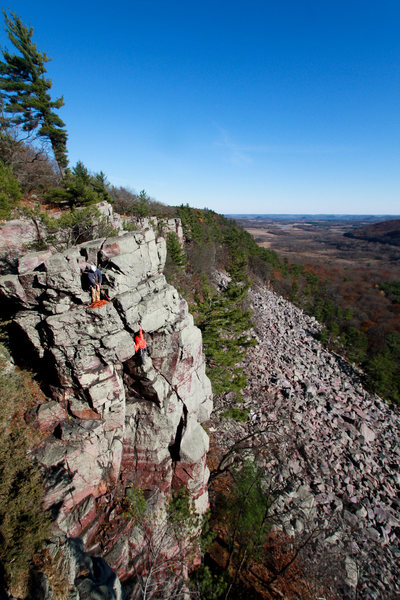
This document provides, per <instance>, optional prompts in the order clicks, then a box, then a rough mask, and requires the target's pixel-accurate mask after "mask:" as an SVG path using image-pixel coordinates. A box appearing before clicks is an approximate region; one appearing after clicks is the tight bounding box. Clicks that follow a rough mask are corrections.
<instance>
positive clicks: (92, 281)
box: [88, 264, 103, 302]
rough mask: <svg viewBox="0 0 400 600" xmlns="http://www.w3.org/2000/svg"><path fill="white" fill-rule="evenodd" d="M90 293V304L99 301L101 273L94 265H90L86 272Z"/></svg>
mask: <svg viewBox="0 0 400 600" xmlns="http://www.w3.org/2000/svg"><path fill="white" fill-rule="evenodd" d="M88 278H89V285H90V293H91V295H92V302H96V301H97V300H100V286H101V284H102V281H103V276H102V274H101V271H100V269H99V268H98V267H96V265H93V264H91V265H90V267H89V271H88Z"/></svg>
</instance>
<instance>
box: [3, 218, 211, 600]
mask: <svg viewBox="0 0 400 600" xmlns="http://www.w3.org/2000/svg"><path fill="white" fill-rule="evenodd" d="M165 258H166V245H165V240H164V239H163V238H156V236H155V233H154V231H153V230H152V229H151V228H146V229H144V230H141V231H135V232H133V233H126V234H122V235H119V236H117V237H115V238H108V239H100V240H94V241H91V242H87V243H85V244H81V245H80V246H77V247H74V248H72V249H69V250H66V251H65V252H62V253H57V252H52V251H48V250H46V251H44V252H35V253H28V254H25V255H24V256H22V257H20V259H19V262H18V273H14V274H8V275H4V276H3V277H1V278H0V298H1V300H2V302H3V306H6V307H7V310H8V311H10V313H11V316H12V318H13V321H14V326H13V330H12V343H13V347H14V356H15V359H16V361H17V362H20V363H21V364H24V365H27V364H28V365H30V366H31V367H32V368H33V369H34V371H35V372H36V373H38V377H39V378H40V380H41V381H42V382H43V390H44V392H45V395H46V401H44V402H43V403H42V404H41V405H40V406H39V407H38V408H37V411H36V415H35V419H36V422H37V426H38V427H39V428H40V430H41V431H42V433H43V441H42V443H41V444H40V445H39V446H38V447H36V448H35V449H34V456H35V460H36V461H37V463H38V464H39V466H40V468H41V470H42V472H43V474H44V482H45V488H46V493H45V507H46V508H48V509H50V510H51V511H52V514H53V517H54V526H53V538H52V541H51V548H53V553H54V554H57V553H58V552H59V550H60V548H61V549H62V551H63V552H64V558H65V560H66V561H67V562H68V561H69V562H68V564H69V567H68V568H69V575H68V578H69V584H70V585H71V586H72V588H73V589H74V590H75V592H74V593H75V596H74V597H76V598H77V600H78V599H80V598H89V597H90V598H92V597H96V598H100V599H101V598H119V597H121V586H120V583H119V581H118V579H116V576H115V574H117V576H118V578H119V580H120V581H122V582H123V583H125V582H128V583H129V581H130V580H131V579H132V578H134V577H135V576H136V575H137V573H140V568H141V567H140V559H138V556H142V558H143V556H144V555H145V554H146V547H145V546H146V544H145V539H144V537H143V535H142V537H140V535H139V536H138V532H137V531H136V529H135V527H134V520H135V519H134V518H130V519H129V518H127V515H126V497H127V496H126V494H127V490H129V489H132V488H133V489H135V488H137V487H140V489H141V490H142V492H143V494H144V496H145V498H146V499H147V500H148V503H147V504H148V507H150V508H151V510H152V511H153V512H154V514H159V513H160V511H161V512H162V510H163V507H164V505H165V500H166V498H169V497H170V495H171V492H172V490H178V489H182V488H185V489H186V490H187V491H188V493H189V494H190V497H191V498H192V500H193V502H194V504H195V507H196V509H197V511H198V513H199V514H202V513H204V512H205V510H206V509H207V507H208V492H207V480H208V469H207V466H206V453H207V450H208V436H207V434H206V432H205V430H204V429H203V427H202V426H201V424H200V423H201V422H203V421H205V420H207V419H208V418H209V416H210V412H211V408H212V393H211V385H210V382H209V380H208V378H207V377H206V375H205V361H204V356H203V353H202V340H201V333H200V331H199V329H197V328H196V327H195V326H194V324H193V318H192V316H191V315H190V314H189V313H188V307H187V303H186V301H185V300H184V299H183V298H182V297H181V296H180V295H179V294H178V292H177V291H176V289H174V288H173V287H172V286H170V285H168V284H167V282H166V280H165V277H164V275H163V274H162V270H163V267H164V263H165ZM91 262H94V263H96V264H98V265H99V266H100V268H101V269H102V272H103V277H104V280H103V283H104V286H105V287H106V289H107V292H108V294H109V296H110V298H111V301H110V302H108V303H107V304H104V305H103V306H101V307H99V308H90V306H89V304H90V294H89V292H88V290H87V289H85V287H86V284H87V276H86V275H85V268H86V267H87V265H88V263H91ZM140 327H142V328H143V330H144V332H145V338H146V340H147V344H148V350H149V352H148V354H147V356H146V357H145V361H144V364H143V365H142V364H140V361H138V359H137V356H136V355H135V351H134V336H135V334H136V333H137V332H138V330H139V328H140ZM121 498H124V499H125V500H124V501H122V500H121ZM124 502H125V505H124ZM156 523H157V521H156V519H154V527H156V526H157V525H156ZM146 535H147V536H148V535H150V534H149V532H148V531H146ZM147 539H148V538H147ZM71 540H72V541H71ZM74 540H75V541H74ZM166 548H167V549H166V552H167V553H168V551H171V552H173V548H171V547H170V548H169V550H168V544H166ZM147 558H148V557H147ZM80 564H86V576H85V577H83V576H82V572H81V569H80V567H79V565H80ZM77 565H78V566H77ZM96 565H97V566H96ZM100 567H101V569H100ZM68 568H67V570H68ZM111 570H112V571H111ZM99 572H101V573H102V577H103V576H104V577H103V579H102V580H101V581H98V580H96V577H95V574H96V573H97V574H98V573H99ZM107 573H108V575H107ZM110 573H111V575H110ZM107 577H108V579H107ZM76 578H78V579H79V581H78V579H76ZM107 581H108V583H107ZM42 583H43V582H42ZM78 584H79V585H78ZM42 587H43V590H44V591H43V594H42V596H41V597H42V598H47V597H50V596H48V595H47V594H48V592H47V591H46V590H47V589H48V584H45V583H43V585H42ZM80 590H81V591H80ZM84 590H86V591H84ZM88 590H89V591H90V593H89V592H88ZM90 594H94V595H90ZM71 597H72V596H71ZM38 598H39V596H38Z"/></svg>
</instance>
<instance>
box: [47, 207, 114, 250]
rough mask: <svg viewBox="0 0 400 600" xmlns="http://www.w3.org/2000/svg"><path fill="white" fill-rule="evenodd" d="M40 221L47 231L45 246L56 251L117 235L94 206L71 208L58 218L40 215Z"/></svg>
mask: <svg viewBox="0 0 400 600" xmlns="http://www.w3.org/2000/svg"><path fill="white" fill-rule="evenodd" d="M40 219H41V221H42V223H43V224H44V225H45V227H46V230H47V236H46V239H45V242H46V244H47V245H49V246H51V247H53V248H55V249H56V250H58V251H62V250H65V249H67V248H70V247H71V246H75V245H76V244H82V243H83V242H87V241H89V240H92V239H95V238H99V237H112V236H115V235H117V231H116V230H115V229H114V227H113V226H112V225H111V223H109V222H108V221H107V219H106V217H104V216H103V215H101V213H100V211H99V210H98V209H97V208H96V207H95V206H86V207H85V208H82V209H76V208H72V209H71V210H69V211H67V212H65V213H64V214H62V215H61V216H60V217H58V218H55V217H50V216H49V215H48V214H46V213H41V216H40Z"/></svg>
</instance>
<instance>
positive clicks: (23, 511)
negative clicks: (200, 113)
mask: <svg viewBox="0 0 400 600" xmlns="http://www.w3.org/2000/svg"><path fill="white" fill-rule="evenodd" d="M1 362H2V364H0V367H1V371H2V373H1V374H0V398H1V403H0V480H1V494H0V561H1V564H2V566H3V569H4V572H5V577H6V580H7V583H8V584H9V585H11V587H12V589H13V592H14V594H15V595H18V596H20V595H23V594H24V588H25V586H26V583H27V579H28V576H29V570H30V567H31V565H32V561H33V559H34V557H35V555H36V554H37V553H38V552H39V550H40V549H41V547H42V546H43V543H44V541H45V540H46V538H47V537H48V535H49V533H50V520H49V517H48V515H47V513H45V512H43V511H42V506H41V504H42V499H43V486H42V481H41V476H40V472H39V470H38V469H37V468H36V467H35V466H34V465H33V463H32V461H31V459H30V458H29V451H30V449H31V447H32V444H33V443H35V441H37V439H35V437H36V436H35V434H34V432H33V431H32V430H31V429H30V428H29V426H28V425H27V424H26V423H25V420H24V414H25V412H26V410H27V409H28V408H31V407H33V406H34V405H35V404H36V403H38V402H39V401H40V397H41V393H40V390H39V388H38V386H37V384H36V383H35V382H34V381H33V380H32V377H31V376H30V375H29V373H26V372H24V371H18V370H16V369H14V368H13V367H9V368H7V363H6V362H5V360H4V355H3V356H2V360H1Z"/></svg>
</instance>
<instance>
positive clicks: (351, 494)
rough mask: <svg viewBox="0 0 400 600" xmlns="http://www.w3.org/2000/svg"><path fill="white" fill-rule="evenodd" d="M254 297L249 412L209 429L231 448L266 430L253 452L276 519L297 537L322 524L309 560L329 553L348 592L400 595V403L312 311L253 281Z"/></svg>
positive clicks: (371, 597) (378, 598)
mask: <svg viewBox="0 0 400 600" xmlns="http://www.w3.org/2000/svg"><path fill="white" fill-rule="evenodd" d="M249 301H250V307H251V310H252V312H253V321H254V324H255V330H254V335H255V337H256V339H257V342H258V344H257V345H256V346H255V347H253V348H249V349H248V351H247V353H246V357H245V359H244V361H243V363H242V367H243V370H244V371H245V372H246V374H247V375H248V384H247V387H246V388H245V390H244V394H243V396H244V404H243V406H244V407H245V408H247V409H248V410H249V421H248V423H246V424H245V425H241V424H239V423H233V422H231V424H230V426H227V427H226V429H225V430H224V426H223V422H224V420H222V421H221V420H220V419H218V418H217V415H214V416H213V423H212V427H211V431H212V435H213V437H214V438H216V441H217V443H218V444H219V445H220V446H225V447H228V446H229V445H230V444H231V443H232V440H236V441H237V440H238V439H240V437H244V436H245V435H249V434H252V433H253V434H254V433H256V434H257V432H262V433H259V435H256V436H255V437H254V438H253V439H254V440H256V441H254V443H253V446H254V448H253V454H255V455H256V456H257V460H258V461H259V462H260V463H261V465H262V467H263V468H264V469H266V471H267V472H268V470H269V471H270V473H271V478H273V479H274V484H275V485H276V486H277V487H279V489H280V490H281V492H280V493H279V494H278V496H277V498H276V502H275V505H274V509H273V510H274V511H275V513H276V514H277V515H278V514H280V515H281V517H280V518H277V520H278V521H280V527H281V528H282V529H283V530H284V531H285V533H286V534H287V535H288V536H291V537H292V538H293V539H296V538H297V539H299V540H301V539H304V536H305V535H306V534H307V532H309V531H310V530H311V529H312V528H313V527H316V528H317V529H318V534H317V535H316V539H317V542H318V543H317V542H316V545H315V546H314V547H313V552H314V557H313V559H312V560H313V561H314V562H315V563H318V560H319V559H320V558H321V559H322V554H323V553H325V555H327V556H330V557H331V558H329V559H328V563H329V562H330V563H331V570H332V569H336V567H333V565H338V566H337V571H336V572H335V573H333V575H334V576H335V577H336V578H337V579H338V580H340V578H341V577H343V585H342V586H339V587H341V593H342V597H344V598H356V597H357V598H363V599H365V600H382V599H386V600H394V599H395V598H399V597H400V595H399V594H400V576H399V574H400V568H399V567H400V510H399V509H400V502H399V498H400V496H399V492H400V474H399V465H400V412H399V410H398V408H397V407H393V406H389V405H388V404H387V403H386V402H384V401H383V400H381V399H380V398H379V397H378V396H376V395H374V394H370V393H368V392H367V391H366V390H365V389H364V387H363V383H362V373H361V372H360V371H359V370H357V369H356V368H355V367H354V366H352V365H351V364H350V363H348V362H346V361H345V360H344V359H342V358H341V357H339V356H337V355H336V354H334V353H331V352H329V351H328V350H327V349H325V348H324V347H323V346H322V345H321V344H320V342H319V341H318V339H317V334H318V332H319V331H320V329H321V326H320V324H319V323H318V322H317V321H316V320H315V319H314V318H312V317H309V316H307V315H306V314H305V313H303V312H302V311H301V310H300V309H298V308H296V307H295V306H294V305H293V304H291V303H290V302H288V301H286V300H285V299H283V298H282V297H280V296H277V295H276V294H275V293H274V292H273V291H271V290H269V289H267V287H262V286H253V288H252V289H251V290H250V293H249ZM224 438H227V439H224ZM277 448H279V450H277ZM260 450H261V451H260ZM282 515H285V516H282ZM341 568H342V572H340V570H341ZM328 569H329V565H328ZM329 575H331V573H329ZM322 576H323V574H322Z"/></svg>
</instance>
